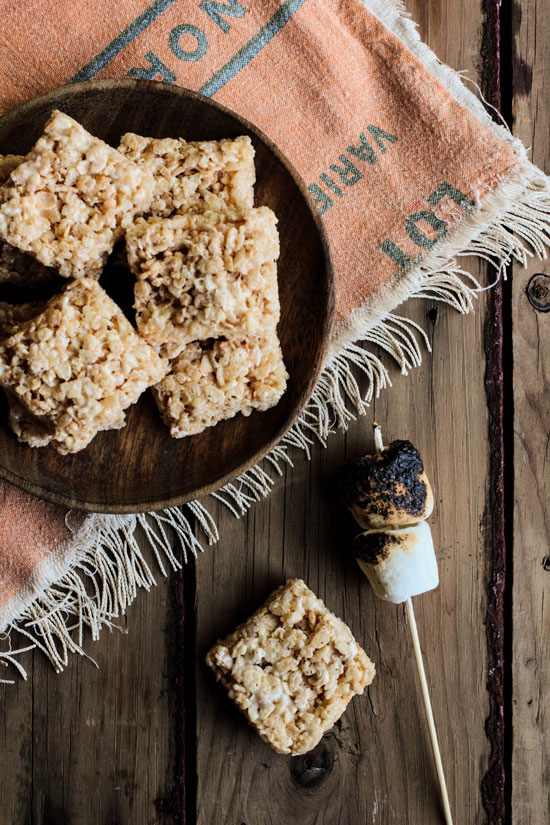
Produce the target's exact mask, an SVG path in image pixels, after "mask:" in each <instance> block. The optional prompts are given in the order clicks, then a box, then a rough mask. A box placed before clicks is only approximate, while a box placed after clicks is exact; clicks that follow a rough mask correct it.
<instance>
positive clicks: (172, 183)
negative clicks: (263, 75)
mask: <svg viewBox="0 0 550 825" xmlns="http://www.w3.org/2000/svg"><path fill="white" fill-rule="evenodd" d="M118 148H119V151H120V152H122V153H123V154H124V155H125V156H126V157H128V158H130V159H131V160H133V161H135V162H136V163H138V164H139V165H140V166H143V167H145V168H146V169H149V170H150V171H151V172H152V173H153V176H154V179H155V195H154V198H153V201H152V203H151V206H150V208H149V213H150V214H151V215H156V216H160V217H164V218H166V217H168V216H169V215H172V214H173V213H174V212H177V213H185V212H190V211H194V212H197V211H199V212H203V211H205V210H207V209H213V210H214V211H220V210H224V209H251V208H252V206H253V205H254V183H255V181H256V171H255V168H254V147H253V146H252V142H251V140H250V138H249V137H237V138H234V139H225V140H207V141H200V142H190V143H188V142H187V141H185V140H183V138H160V139H156V138H149V137H142V136H141V135H136V134H133V133H132V132H128V133H127V134H125V135H123V136H122V138H121V141H120V146H119V147H118Z"/></svg>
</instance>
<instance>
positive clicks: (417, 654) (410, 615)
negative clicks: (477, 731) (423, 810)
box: [373, 422, 453, 825]
mask: <svg viewBox="0 0 550 825" xmlns="http://www.w3.org/2000/svg"><path fill="white" fill-rule="evenodd" d="M373 427H374V447H375V449H376V452H377V453H378V455H379V454H380V453H381V452H382V450H383V449H384V442H383V440H382V430H381V429H380V426H379V425H378V424H377V423H376V422H375V423H374V425H373ZM405 607H406V610H407V619H408V622H409V630H410V633H411V641H412V646H413V651H414V659H415V662H416V669H417V671H418V678H419V680H420V689H421V691H422V700H423V702H424V710H425V712H426V722H427V724H428V731H429V733H430V742H431V745H432V753H433V758H434V762H435V769H436V772H437V778H438V780H439V790H440V793H441V804H442V805H443V813H444V815H445V823H446V825H453V817H452V815H451V806H450V805H449V794H448V793H447V783H446V782H445V773H444V772H443V762H442V761H441V752H440V750H439V742H438V739H437V731H436V729H435V721H434V715H433V711H432V703H431V700H430V692H429V690H428V681H427V679H426V671H425V670H424V661H423V659H422V651H421V649H420V640H419V638H418V629H417V627H416V619H415V617H414V609H413V603H412V599H411V598H410V597H409V598H408V599H407V601H406V602H405Z"/></svg>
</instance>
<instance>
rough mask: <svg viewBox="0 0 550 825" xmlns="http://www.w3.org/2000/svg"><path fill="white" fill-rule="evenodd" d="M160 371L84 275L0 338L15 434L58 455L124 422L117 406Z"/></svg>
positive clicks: (162, 364)
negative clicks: (56, 452) (46, 445)
mask: <svg viewBox="0 0 550 825" xmlns="http://www.w3.org/2000/svg"><path fill="white" fill-rule="evenodd" d="M167 369H168V364H167V362H166V361H164V360H163V359H161V358H160V357H159V356H158V354H157V353H156V352H155V350H154V349H153V348H152V347H150V346H149V345H148V344H147V343H146V342H145V341H143V340H142V339H141V338H140V337H139V335H138V334H137V333H136V331H135V330H134V328H133V327H132V325H131V324H130V323H129V321H127V319H126V318H125V317H124V315H123V313H122V312H121V310H120V309H119V308H118V306H117V305H116V304H115V303H114V301H112V300H111V299H110V298H109V296H108V295H107V293H106V292H105V291H104V290H103V289H102V288H101V287H100V286H99V284H98V283H97V282H96V281H95V280H92V279H89V278H82V279H80V280H77V281H72V282H71V283H70V284H69V285H68V286H67V287H66V289H65V290H64V291H63V292H62V293H61V294H60V295H56V296H55V297H54V298H52V299H51V300H50V301H48V303H47V304H46V306H45V308H44V309H43V310H42V312H40V313H39V314H38V315H35V316H34V317H32V318H30V319H29V320H27V321H23V322H21V323H18V324H17V326H16V327H15V328H14V329H13V330H12V334H11V335H10V337H9V338H6V339H4V340H2V341H0V385H2V386H3V387H4V388H5V389H6V392H7V394H8V397H9V398H10V401H12V402H13V404H12V409H13V410H14V416H15V418H13V417H12V419H13V420H10V421H11V423H12V424H13V423H14V421H15V419H17V424H16V434H17V435H18V436H19V438H20V439H21V440H23V441H25V442H26V443H28V444H30V445H31V446H43V445H44V444H46V443H51V444H52V445H53V446H55V447H56V449H57V450H58V451H59V452H60V453H62V454H66V453H75V452H78V451H79V450H81V449H83V448H84V447H86V446H87V445H88V444H89V443H90V441H91V440H92V438H93V437H94V436H95V435H96V433H98V432H99V431H100V430H110V429H118V428H120V427H122V426H124V422H125V413H124V410H125V409H126V408H127V407H129V406H130V405H131V404H134V403H135V402H136V401H137V399H138V398H139V396H140V395H141V393H142V392H143V391H144V390H145V389H146V388H147V387H149V386H151V385H153V384H156V383H158V382H159V381H160V380H161V379H162V378H163V377H164V375H165V374H166V371H167ZM17 428H18V430H17Z"/></svg>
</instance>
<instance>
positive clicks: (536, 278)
mask: <svg viewBox="0 0 550 825" xmlns="http://www.w3.org/2000/svg"><path fill="white" fill-rule="evenodd" d="M527 297H528V298H529V301H530V303H531V305H532V306H534V307H535V309H536V310H538V312H549V311H550V275H543V274H542V273H540V272H539V273H538V274H536V275H533V277H532V278H531V279H530V280H529V283H528V284H527Z"/></svg>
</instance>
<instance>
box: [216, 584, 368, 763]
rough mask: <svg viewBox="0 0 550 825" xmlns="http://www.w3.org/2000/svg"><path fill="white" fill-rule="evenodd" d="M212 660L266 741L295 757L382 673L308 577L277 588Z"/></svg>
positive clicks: (315, 742) (234, 698)
mask: <svg viewBox="0 0 550 825" xmlns="http://www.w3.org/2000/svg"><path fill="white" fill-rule="evenodd" d="M206 663H207V665H208V666H209V667H210V668H211V669H212V670H213V671H214V673H215V675H216V678H217V679H218V680H219V681H220V682H221V683H222V685H223V686H224V687H225V688H226V689H227V690H228V692H229V697H230V698H231V699H232V700H233V701H234V702H235V704H236V705H237V707H238V708H240V710H242V711H243V713H244V714H245V716H246V717H247V719H248V721H249V722H250V724H251V725H252V726H253V727H254V728H255V729H256V731H257V733H259V735H260V736H261V737H262V739H264V740H265V741H266V742H267V743H268V745H271V747H272V748H274V749H275V750H276V751H278V752H279V753H290V754H292V755H293V756H297V755H299V754H302V753H306V752H307V751H309V750H311V749H312V748H314V747H315V745H317V743H318V742H319V740H320V739H321V737H322V736H323V734H324V733H326V731H328V730H329V729H330V728H331V727H332V726H333V725H334V723H335V722H336V721H337V720H338V719H339V718H340V716H341V715H342V713H343V712H344V710H345V709H346V707H347V705H348V703H349V701H350V700H351V699H352V698H353V696H355V695H356V694H361V693H363V691H364V689H365V687H366V686H367V685H369V684H370V683H371V682H372V680H373V678H374V674H375V668H374V665H373V663H372V662H371V661H370V659H369V658H368V656H367V655H366V653H365V651H364V650H362V649H361V648H360V647H359V645H358V644H357V642H356V641H355V639H354V637H353V635H352V633H351V631H350V629H349V627H347V625H345V624H344V622H342V621H341V620H340V619H338V618H336V616H334V615H333V614H332V613H331V612H330V611H329V610H327V608H326V607H325V605H324V604H323V602H322V601H321V600H320V599H318V598H317V597H316V596H315V594H314V593H312V591H311V590H310V589H309V588H308V587H307V586H306V585H305V583H304V582H303V581H302V580H301V579H292V580H290V581H287V583H286V585H284V587H279V588H278V589H277V590H275V591H274V592H273V593H272V594H271V596H269V598H268V599H267V601H266V602H265V604H264V605H263V607H261V608H260V609H259V610H257V611H256V613H254V615H253V616H252V617H251V618H250V619H248V620H247V621H246V622H244V624H242V625H240V627H238V628H237V630H235V632H234V633H231V634H230V635H229V636H227V638H225V639H224V640H223V641H221V642H218V644H216V645H215V646H214V647H213V648H212V649H211V650H210V651H209V652H208V654H207V656H206Z"/></svg>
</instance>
